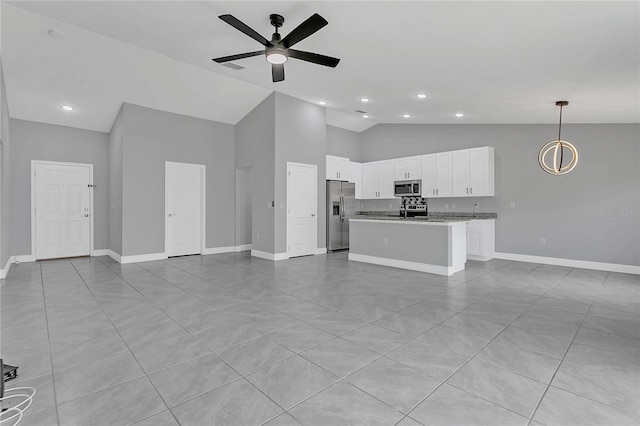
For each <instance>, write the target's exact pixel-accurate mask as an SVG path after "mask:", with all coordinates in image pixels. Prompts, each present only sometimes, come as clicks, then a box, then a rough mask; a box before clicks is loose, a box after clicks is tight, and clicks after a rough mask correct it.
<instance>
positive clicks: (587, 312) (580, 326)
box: [527, 268, 609, 426]
mask: <svg viewBox="0 0 640 426" xmlns="http://www.w3.org/2000/svg"><path fill="white" fill-rule="evenodd" d="M574 269H575V268H572V269H571V270H572V271H573V270H574ZM567 275H568V274H567ZM607 276H609V273H608V272H607V273H606V274H605V277H604V278H603V280H602V284H601V286H602V285H604V283H605V281H606V278H607ZM565 277H566V275H565ZM595 300H596V297H595V296H594V297H593V300H592V301H591V304H590V305H589V309H587V311H586V312H585V313H584V316H583V317H582V321H580V325H579V326H578V328H577V329H576V332H575V333H574V335H573V338H572V339H571V343H570V344H569V346H567V349H566V350H565V352H564V354H563V355H562V359H561V360H560V363H559V364H558V366H557V367H556V369H555V370H554V372H553V375H552V376H551V379H550V380H549V383H548V384H547V387H546V388H545V390H544V392H543V393H542V395H541V396H540V398H539V399H538V402H537V403H536V405H535V406H534V407H533V410H532V411H531V414H530V415H529V421H528V422H527V426H530V425H531V422H532V421H533V418H534V417H535V415H536V412H537V411H538V408H539V407H540V404H542V400H543V399H544V397H545V396H546V395H547V392H548V391H549V388H550V387H551V383H552V382H553V379H555V377H556V374H558V371H559V370H560V367H561V366H562V363H563V362H564V359H565V358H566V356H567V354H568V353H569V350H570V349H571V347H572V346H573V342H574V341H575V339H576V337H577V336H578V333H579V332H580V329H582V324H584V320H585V319H586V318H587V315H589V311H590V310H591V307H592V306H593V303H594V302H595Z"/></svg>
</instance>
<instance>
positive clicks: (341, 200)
mask: <svg viewBox="0 0 640 426" xmlns="http://www.w3.org/2000/svg"><path fill="white" fill-rule="evenodd" d="M340 220H341V221H344V195H342V194H340Z"/></svg>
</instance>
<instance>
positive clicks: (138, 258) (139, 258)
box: [116, 253, 167, 265]
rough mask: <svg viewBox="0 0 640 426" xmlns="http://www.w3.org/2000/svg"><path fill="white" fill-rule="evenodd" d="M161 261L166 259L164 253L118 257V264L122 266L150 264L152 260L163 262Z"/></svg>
mask: <svg viewBox="0 0 640 426" xmlns="http://www.w3.org/2000/svg"><path fill="white" fill-rule="evenodd" d="M163 259H167V255H166V253H149V254H136V255H133V256H120V260H118V262H120V263H122V264H123V265H124V264H126V263H138V262H150V261H152V260H163ZM116 260H117V259H116Z"/></svg>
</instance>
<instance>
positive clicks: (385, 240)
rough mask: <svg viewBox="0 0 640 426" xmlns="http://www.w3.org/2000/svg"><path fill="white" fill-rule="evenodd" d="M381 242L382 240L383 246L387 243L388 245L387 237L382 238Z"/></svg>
mask: <svg viewBox="0 0 640 426" xmlns="http://www.w3.org/2000/svg"><path fill="white" fill-rule="evenodd" d="M382 242H383V244H384V245H385V246H388V245H389V239H388V238H385V239H383V240H382Z"/></svg>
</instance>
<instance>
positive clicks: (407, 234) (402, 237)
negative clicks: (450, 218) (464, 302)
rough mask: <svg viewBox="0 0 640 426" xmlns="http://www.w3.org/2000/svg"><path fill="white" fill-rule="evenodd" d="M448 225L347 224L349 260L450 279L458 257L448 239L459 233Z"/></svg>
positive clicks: (358, 222) (385, 221) (410, 223)
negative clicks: (449, 276)
mask: <svg viewBox="0 0 640 426" xmlns="http://www.w3.org/2000/svg"><path fill="white" fill-rule="evenodd" d="M451 225H452V224H449V223H415V222H413V223H412V222H395V221H389V220H379V221H375V220H351V221H350V227H351V229H350V235H349V246H350V247H349V259H351V260H359V261H365V262H369V263H377V264H381V265H387V266H395V267H399V268H405V269H413V270H419V271H423V272H432V273H436V274H442V275H450V274H451V273H452V269H458V267H459V265H454V259H456V258H457V257H459V256H456V254H457V251H456V250H453V251H452V248H451V244H452V242H453V241H452V239H453V237H454V236H457V235H458V234H459V232H453V231H452V226H451ZM456 225H458V224H456ZM459 225H463V224H459ZM463 227H464V226H463ZM460 229H462V228H460ZM456 231H459V229H457V228H456ZM385 240H386V244H385ZM465 255H466V252H465ZM384 259H387V260H389V261H387V262H385V261H384ZM462 268H463V269H464V264H463V265H462Z"/></svg>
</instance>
